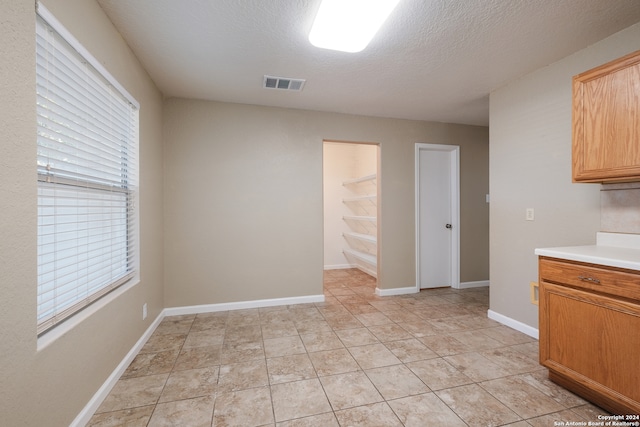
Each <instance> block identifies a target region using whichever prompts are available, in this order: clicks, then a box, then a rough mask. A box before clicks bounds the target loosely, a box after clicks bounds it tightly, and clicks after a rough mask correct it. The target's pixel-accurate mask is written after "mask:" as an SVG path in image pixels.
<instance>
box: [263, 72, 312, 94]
mask: <svg viewBox="0 0 640 427" xmlns="http://www.w3.org/2000/svg"><path fill="white" fill-rule="evenodd" d="M305 82H306V80H305V79H290V78H288V77H274V76H264V81H263V85H262V87H264V88H265V89H280V90H293V91H296V92H300V91H301V90H302V88H303V87H304V83H305Z"/></svg>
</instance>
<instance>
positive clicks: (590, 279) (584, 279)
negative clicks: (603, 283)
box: [578, 276, 600, 285]
mask: <svg viewBox="0 0 640 427" xmlns="http://www.w3.org/2000/svg"><path fill="white" fill-rule="evenodd" d="M578 279H580V280H582V281H583V282H589V283H595V284H596V285H599V284H600V279H594V278H593V277H585V276H578Z"/></svg>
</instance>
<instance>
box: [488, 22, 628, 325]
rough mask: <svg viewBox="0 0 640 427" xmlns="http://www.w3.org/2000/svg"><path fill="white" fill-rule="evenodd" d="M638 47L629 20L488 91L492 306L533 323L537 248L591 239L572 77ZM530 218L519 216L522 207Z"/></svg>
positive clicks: (596, 197) (593, 199) (596, 204)
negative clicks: (578, 165)
mask: <svg viewBox="0 0 640 427" xmlns="http://www.w3.org/2000/svg"><path fill="white" fill-rule="evenodd" d="M637 49H640V24H636V25H634V26H632V27H629V28H628V29H626V30H623V31H621V32H620V33H617V34H615V35H613V36H611V37H609V38H607V39H605V40H602V41H600V42H598V43H596V44H594V45H592V46H590V47H588V48H586V49H584V50H582V51H579V52H577V53H575V54H573V55H571V56H569V57H567V58H565V59H563V60H561V61H558V62H556V63H554V64H551V65H549V66H547V67H545V68H542V69H540V70H538V71H536V72H534V73H531V74H529V75H527V76H525V77H523V78H521V79H519V80H517V81H514V82H513V83H511V84H509V85H508V86H506V87H503V88H501V89H499V90H496V91H494V92H493V93H492V94H491V110H490V111H491V118H490V141H491V142H490V153H491V154H490V156H491V157H490V182H491V227H490V229H491V310H493V311H494V312H496V313H499V314H502V315H504V316H507V317H509V318H511V319H514V320H516V321H518V322H522V323H524V324H526V325H528V326H531V327H533V328H537V327H538V326H537V325H538V311H537V306H535V305H532V304H531V303H530V300H529V282H530V281H537V276H538V274H537V258H536V256H535V255H534V253H533V252H534V249H535V248H536V247H551V246H570V245H581V244H593V243H595V233H596V231H598V230H599V227H600V192H599V190H600V185H599V184H572V183H571V78H572V76H573V75H575V74H578V73H580V72H582V71H586V70H588V69H590V68H592V67H595V66H597V65H599V64H602V63H604V62H607V61H610V60H612V59H615V58H617V57H620V56H622V55H625V54H627V53H629V52H632V51H634V50H637ZM526 208H534V209H535V221H525V209H526Z"/></svg>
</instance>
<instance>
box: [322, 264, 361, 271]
mask: <svg viewBox="0 0 640 427" xmlns="http://www.w3.org/2000/svg"><path fill="white" fill-rule="evenodd" d="M356 267H357V266H356V265H355V264H333V265H325V266H324V269H325V270H346V269H348V268H356Z"/></svg>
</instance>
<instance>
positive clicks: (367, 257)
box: [343, 249, 377, 267]
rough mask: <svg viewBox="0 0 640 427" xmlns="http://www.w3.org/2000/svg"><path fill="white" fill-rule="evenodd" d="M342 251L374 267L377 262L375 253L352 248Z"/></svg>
mask: <svg viewBox="0 0 640 427" xmlns="http://www.w3.org/2000/svg"><path fill="white" fill-rule="evenodd" d="M343 252H344V253H345V254H347V255H351V256H353V257H355V258H357V259H359V260H360V261H364V262H365V263H367V264H369V265H371V266H373V267H375V266H376V264H377V261H376V257H375V255H371V254H367V253H364V252H360V251H356V250H354V249H344V250H343Z"/></svg>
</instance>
